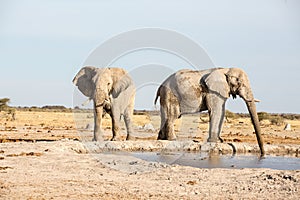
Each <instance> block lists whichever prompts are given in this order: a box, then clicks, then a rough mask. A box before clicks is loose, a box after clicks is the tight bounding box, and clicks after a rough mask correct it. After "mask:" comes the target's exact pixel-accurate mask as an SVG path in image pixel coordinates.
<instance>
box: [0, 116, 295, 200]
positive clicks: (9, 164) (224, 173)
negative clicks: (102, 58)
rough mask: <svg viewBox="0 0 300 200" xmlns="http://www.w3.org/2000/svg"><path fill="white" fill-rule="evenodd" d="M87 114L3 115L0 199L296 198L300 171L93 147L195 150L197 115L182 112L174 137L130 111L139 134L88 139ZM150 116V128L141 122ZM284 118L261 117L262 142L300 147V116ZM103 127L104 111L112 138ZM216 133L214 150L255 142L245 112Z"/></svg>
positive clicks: (203, 132)
mask: <svg viewBox="0 0 300 200" xmlns="http://www.w3.org/2000/svg"><path fill="white" fill-rule="evenodd" d="M0 115H1V113H0ZM74 119H75V120H74ZM92 120H93V118H92V117H91V114H90V113H81V114H78V115H75V118H74V115H73V113H54V112H17V113H16V120H15V121H10V120H6V119H5V118H4V117H2V118H1V119H0V141H1V142H2V143H1V144H0V199H283V198H284V199H299V198H300V189H299V188H300V170H272V169H251V168H244V169H220V168H215V169H199V168H193V167H187V166H179V165H169V164H164V163H156V162H147V161H144V160H141V159H138V158H135V157H132V156H130V155H128V156H126V155H118V154H108V153H105V152H101V151H100V152H99V151H98V150H99V149H100V150H101V148H99V147H101V145H102V146H103V145H104V146H105V145H106V147H107V148H108V147H114V148H115V147H120V148H123V149H122V150H124V148H126V147H128V148H129V149H127V150H128V151H134V150H136V149H133V147H134V146H136V147H138V148H141V147H143V146H145V148H146V147H147V146H150V147H151V148H156V147H157V146H158V147H159V146H160V147H162V148H165V146H167V147H172V148H173V147H174V145H175V144H176V145H178V144H181V145H179V146H177V147H176V145H175V147H174V148H175V149H173V150H176V148H179V149H181V150H182V149H183V146H184V145H185V146H186V147H187V146H189V147H190V146H193V147H194V151H199V149H197V148H199V147H200V146H201V145H202V146H203V145H204V146H205V140H206V138H207V127H208V124H207V123H205V122H203V121H202V120H200V119H199V117H195V116H187V117H183V119H181V120H180V121H177V123H176V126H175V129H176V130H177V131H176V133H177V136H178V140H179V142H177V143H174V142H173V143H172V142H168V141H164V142H161V143H159V142H157V141H155V140H153V139H154V138H155V136H156V135H157V129H158V127H159V116H156V115H153V116H151V115H147V114H146V115H136V116H134V126H135V130H136V133H135V136H136V138H137V141H133V142H106V143H102V144H100V143H92V142H90V141H91V138H92V128H93V127H92ZM204 121H205V120H204ZM149 123H151V124H152V125H153V127H154V128H155V130H145V129H143V127H144V125H146V124H149ZM286 123H289V124H291V127H292V130H291V131H283V128H284V124H283V125H281V126H276V125H271V124H269V123H268V122H262V123H261V124H262V131H263V133H264V135H263V137H264V140H265V143H266V147H267V149H268V148H269V149H272V148H273V147H274V148H275V147H278V146H280V147H282V148H283V149H289V148H290V149H294V150H295V151H298V150H299V146H300V140H299V139H300V123H299V121H286ZM87 124H89V126H88V127H87ZM109 127H110V122H109V118H106V119H105V120H104V129H105V133H106V134H105V137H106V138H107V139H109V138H110V137H111V133H110V131H111V130H110V128H109ZM78 130H79V132H78ZM124 131H125V130H124V128H123V132H124ZM222 137H223V138H224V140H225V143H224V144H218V148H219V149H218V152H219V150H220V149H224V147H222V145H225V146H226V145H227V143H233V144H235V145H236V146H237V147H239V146H245V145H246V144H247V145H249V146H250V147H251V146H252V147H253V148H254V149H255V148H257V145H256V141H255V134H253V129H252V127H251V124H250V119H244V118H240V119H235V120H231V121H230V122H229V121H228V122H225V124H224V128H223V132H222ZM82 141H85V142H82ZM151 145H152V146H151ZM155 145H157V146H155ZM163 145H165V146H163ZM95 146H96V147H97V148H96V149H95ZM93 148H94V149H93ZM94 150H95V151H94ZM102 150H103V148H102ZM152 150H153V149H152ZM171 150H172V149H171ZM186 150H188V149H186ZM189 150H192V149H189ZM291 151H292V150H291ZM268 152H271V150H268ZM289 156H298V154H296V153H293V154H291V155H289ZM299 168H300V167H299Z"/></svg>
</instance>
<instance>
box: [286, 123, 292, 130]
mask: <svg viewBox="0 0 300 200" xmlns="http://www.w3.org/2000/svg"><path fill="white" fill-rule="evenodd" d="M284 130H285V131H291V130H292V128H291V124H286V125H285V127H284Z"/></svg>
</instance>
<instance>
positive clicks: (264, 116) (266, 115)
mask: <svg viewBox="0 0 300 200" xmlns="http://www.w3.org/2000/svg"><path fill="white" fill-rule="evenodd" d="M257 115H258V120H259V121H262V120H270V119H271V115H270V114H269V113H267V112H258V113H257Z"/></svg>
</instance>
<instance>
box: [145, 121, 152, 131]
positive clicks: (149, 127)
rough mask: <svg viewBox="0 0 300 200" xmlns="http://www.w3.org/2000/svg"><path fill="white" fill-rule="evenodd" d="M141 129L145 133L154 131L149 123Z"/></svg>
mask: <svg viewBox="0 0 300 200" xmlns="http://www.w3.org/2000/svg"><path fill="white" fill-rule="evenodd" d="M143 129H144V130H146V131H155V129H154V127H153V125H152V124H151V123H148V124H145V125H144V127H143Z"/></svg>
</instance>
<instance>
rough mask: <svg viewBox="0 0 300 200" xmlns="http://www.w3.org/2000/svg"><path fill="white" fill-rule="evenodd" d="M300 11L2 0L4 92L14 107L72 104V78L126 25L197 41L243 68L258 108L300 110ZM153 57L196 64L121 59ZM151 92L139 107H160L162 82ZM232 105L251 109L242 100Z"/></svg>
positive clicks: (266, 5) (136, 0)
mask: <svg viewBox="0 0 300 200" xmlns="http://www.w3.org/2000/svg"><path fill="white" fill-rule="evenodd" d="M299 11H300V3H298V2H297V1H296V0H288V1H287V3H286V1H284V0H266V1H259V0H248V1H233V0H230V1H198V0H187V1H179V0H165V1H156V0H152V1H150V0H149V1H146V0H128V1H126V2H125V1H121V0H119V1H117V0H111V1H104V0H103V1H76V0H70V1H62V0H57V1H55V0H52V1H50V0H49V1H32V0H29V1H11V0H7V1H4V0H0V66H1V74H0V98H2V97H9V98H11V105H14V106H19V105H21V106H33V105H37V106H43V105H64V106H67V107H71V106H72V105H73V93H74V86H73V85H72V82H71V80H72V78H73V77H74V75H75V74H76V73H77V71H78V70H79V68H81V67H82V64H83V63H84V62H85V59H86V58H87V57H88V55H89V54H90V53H91V52H92V51H93V50H94V49H95V48H96V47H97V46H99V45H101V43H103V42H104V41H106V40H107V39H109V38H110V37H112V36H114V35H116V34H119V33H122V32H124V31H129V30H133V29H137V28H143V27H159V28H163V29H164V28H165V29H170V30H174V31H178V32H179V33H181V34H184V35H186V36H188V37H190V38H191V39H193V40H195V41H196V42H197V43H198V44H200V45H201V46H202V47H203V48H204V49H205V50H206V51H207V53H208V55H209V56H210V57H211V58H212V60H213V61H214V63H215V64H216V65H217V66H223V67H232V66H234V67H240V68H243V69H244V70H245V71H246V72H247V73H248V75H249V77H250V81H251V83H252V88H253V90H254V94H255V96H256V97H257V98H258V99H260V100H261V103H259V104H258V105H257V106H258V110H260V111H267V112H275V113H277V112H285V113H300V106H299V102H300V92H299V91H300V84H299V82H300V81H299V74H300V40H299V39H300V38H299V35H300V26H299V25H298V24H300V23H299V13H300V12H299ZM150 62H153V63H163V64H165V65H170V67H171V68H174V69H180V68H189V66H188V64H187V63H185V62H184V61H182V60H180V59H178V58H177V57H175V56H171V55H167V54H165V53H159V52H154V51H153V52H151V51H145V52H142V53H141V52H137V53H133V54H131V55H128V56H125V57H123V58H121V59H119V60H118V61H116V63H115V65H116V66H120V67H124V68H126V69H128V70H130V69H131V68H132V67H136V66H138V65H142V64H145V63H150ZM145 90H148V93H149V94H148V95H149V96H146V97H145V98H144V99H143V98H142V97H140V96H141V95H140V96H138V99H137V108H139V109H141V108H146V109H149V108H152V104H153V99H154V96H155V88H145ZM138 93H139V91H138ZM152 93H153V94H152ZM227 105H228V106H227V108H228V109H230V110H232V111H235V112H246V109H245V106H244V104H243V102H242V101H241V100H229V101H228V104H227Z"/></svg>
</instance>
